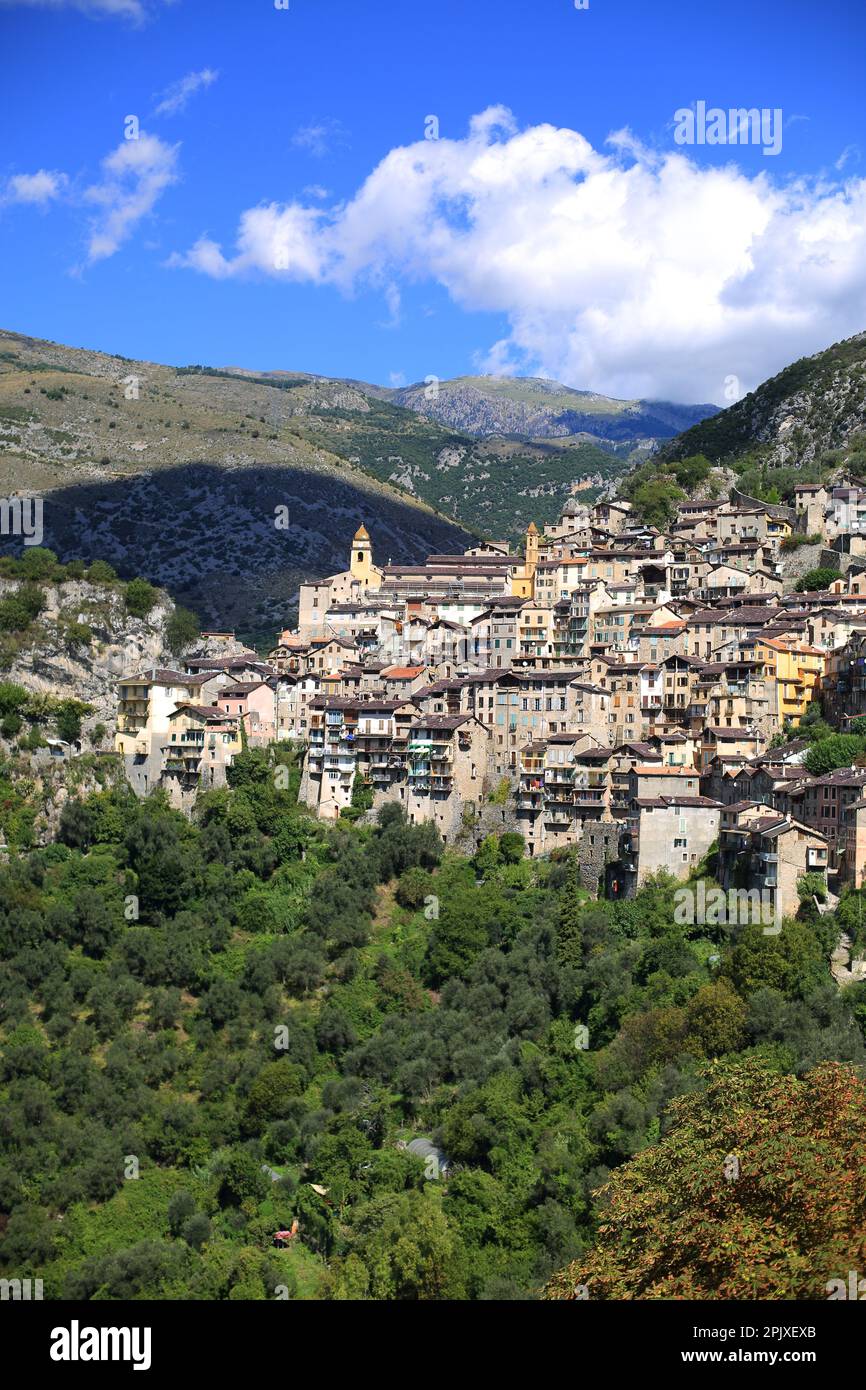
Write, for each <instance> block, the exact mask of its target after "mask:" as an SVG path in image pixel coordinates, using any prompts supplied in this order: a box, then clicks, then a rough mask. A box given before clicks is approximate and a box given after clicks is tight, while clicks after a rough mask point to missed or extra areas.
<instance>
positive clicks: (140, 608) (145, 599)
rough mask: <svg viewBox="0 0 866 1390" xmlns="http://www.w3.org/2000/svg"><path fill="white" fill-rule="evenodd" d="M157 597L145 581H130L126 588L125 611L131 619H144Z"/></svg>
mask: <svg viewBox="0 0 866 1390" xmlns="http://www.w3.org/2000/svg"><path fill="white" fill-rule="evenodd" d="M158 597H159V595H158V593H157V591H156V589H155V588H154V587H153V585H152V584H149V583H148V581H147V580H146V579H130V581H129V583H128V584H127V586H126V611H127V613H128V614H129V615H130V617H132V618H146V617H147V615H148V613H149V612H150V610H151V608H153V606H154V604H155V603H156V600H157V598H158Z"/></svg>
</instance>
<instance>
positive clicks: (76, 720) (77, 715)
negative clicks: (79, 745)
mask: <svg viewBox="0 0 866 1390" xmlns="http://www.w3.org/2000/svg"><path fill="white" fill-rule="evenodd" d="M54 722H55V725H56V728H57V737H58V738H62V739H63V741H64V742H65V743H75V742H76V740H77V739H79V738H81V708H80V704H79V701H78V700H63V701H62V702H61V703H60V704H59V705H58V707H57V716H56V718H55V721H54Z"/></svg>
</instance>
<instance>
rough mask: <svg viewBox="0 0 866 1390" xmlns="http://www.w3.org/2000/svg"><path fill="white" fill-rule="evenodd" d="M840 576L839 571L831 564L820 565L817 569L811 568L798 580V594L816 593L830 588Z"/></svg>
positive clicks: (796, 589)
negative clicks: (831, 566) (832, 567)
mask: <svg viewBox="0 0 866 1390" xmlns="http://www.w3.org/2000/svg"><path fill="white" fill-rule="evenodd" d="M838 578H839V571H838V570H837V569H831V568H830V566H829V565H819V567H818V568H817V569H814V570H809V572H808V573H807V574H804V575H803V578H802V579H800V580H798V581H797V583H796V584H795V586H794V588H795V591H796V592H797V593H798V594H809V593H816V592H819V591H820V590H822V589H829V587H830V585H831V584H832V583H833V582H834V580H836V579H838Z"/></svg>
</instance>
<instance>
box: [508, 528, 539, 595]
mask: <svg viewBox="0 0 866 1390" xmlns="http://www.w3.org/2000/svg"><path fill="white" fill-rule="evenodd" d="M537 567H538V527H537V526H536V524H535V522H534V521H530V523H529V525H528V526H527V528H526V543H525V546H524V550H523V564H522V565H515V567H514V569H513V570H512V571H511V592H512V594H514V595H515V597H516V598H534V597H535V571H536V569H537Z"/></svg>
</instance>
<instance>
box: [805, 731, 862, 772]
mask: <svg viewBox="0 0 866 1390" xmlns="http://www.w3.org/2000/svg"><path fill="white" fill-rule="evenodd" d="M864 749H866V740H864V739H862V738H858V736H857V735H856V734H829V735H828V736H827V738H821V739H818V742H817V743H813V744H812V746H811V748H810V749H809V751H808V753H807V754H806V759H805V761H806V767H807V768H808V770H809V772H811V774H812V776H813V777H823V776H824V774H825V773H827V772H833V771H834V770H835V769H836V768H837V767H850V766H851V764H852V763H853V762H854V760H855V758H859V757H860V756H861V755H862V753H863V751H864Z"/></svg>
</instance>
